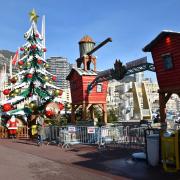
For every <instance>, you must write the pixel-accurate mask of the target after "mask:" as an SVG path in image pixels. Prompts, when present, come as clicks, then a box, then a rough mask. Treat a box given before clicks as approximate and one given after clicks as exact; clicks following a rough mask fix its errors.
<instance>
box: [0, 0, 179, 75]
mask: <svg viewBox="0 0 180 180" xmlns="http://www.w3.org/2000/svg"><path fill="white" fill-rule="evenodd" d="M0 3H1V7H3V8H1V11H0V19H1V28H0V49H8V50H12V51H15V50H16V49H17V47H20V46H21V45H23V44H24V43H25V41H24V38H23V35H24V33H25V32H26V31H27V30H28V29H29V27H30V21H29V17H28V13H29V12H30V11H31V10H32V8H35V10H36V11H37V13H38V15H39V16H40V18H39V23H38V25H39V31H40V29H41V18H42V15H46V47H47V50H48V51H47V57H50V56H63V57H67V58H68V60H69V62H71V63H74V62H75V59H76V58H77V57H79V47H78V42H79V40H80V39H81V38H82V37H83V36H84V35H87V34H88V35H90V36H91V37H92V38H93V39H94V41H95V42H96V43H99V42H101V41H103V40H104V39H106V38H107V37H111V38H112V39H113V42H112V43H108V44H107V45H106V46H104V47H102V48H101V49H99V50H98V51H97V52H96V53H95V55H96V56H97V57H98V59H97V67H98V69H108V68H111V67H113V63H114V61H115V59H120V60H121V61H122V62H123V63H126V62H128V61H130V60H134V59H137V58H140V57H142V56H146V55H147V56H148V60H149V61H152V59H151V55H150V53H147V54H146V53H144V52H142V48H143V47H144V46H145V45H146V44H147V43H149V42H150V41H151V40H152V39H153V38H154V37H155V36H156V35H157V34H158V33H159V32H160V31H161V30H164V29H171V30H174V31H180V20H179V17H180V10H179V8H180V1H179V0H151V1H145V0H91V1H90V0H16V1H15V0H8V1H5V0H0ZM147 75H148V76H152V77H155V76H154V74H152V73H148V74H147Z"/></svg>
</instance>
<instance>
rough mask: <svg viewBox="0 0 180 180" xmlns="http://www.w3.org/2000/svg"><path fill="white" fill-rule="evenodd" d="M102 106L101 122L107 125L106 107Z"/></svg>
mask: <svg viewBox="0 0 180 180" xmlns="http://www.w3.org/2000/svg"><path fill="white" fill-rule="evenodd" d="M102 106H103V121H104V123H105V124H107V105H106V104H102Z"/></svg>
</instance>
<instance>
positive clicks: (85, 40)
mask: <svg viewBox="0 0 180 180" xmlns="http://www.w3.org/2000/svg"><path fill="white" fill-rule="evenodd" d="M81 42H94V41H93V39H92V38H91V37H90V36H88V35H86V36H84V37H83V38H82V39H81V40H80V41H79V43H81Z"/></svg>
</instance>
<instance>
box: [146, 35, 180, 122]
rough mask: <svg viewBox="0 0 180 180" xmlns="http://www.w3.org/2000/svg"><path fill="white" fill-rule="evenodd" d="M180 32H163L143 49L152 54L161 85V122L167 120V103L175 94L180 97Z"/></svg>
mask: <svg viewBox="0 0 180 180" xmlns="http://www.w3.org/2000/svg"><path fill="white" fill-rule="evenodd" d="M179 49H180V32H174V31H162V32H161V33H160V34H159V35H158V36H157V37H155V39H153V40H152V41H151V42H150V43H149V44H148V45H146V46H145V47H144V48H143V51H144V52H151V54H152V58H153V61H154V66H155V71H156V75H157V81H158V84H159V88H160V89H159V102H160V116H161V122H162V123H163V122H165V119H166V103H167V101H168V100H169V98H170V97H171V95H172V94H173V93H176V94H178V95H179V96H180V51H179Z"/></svg>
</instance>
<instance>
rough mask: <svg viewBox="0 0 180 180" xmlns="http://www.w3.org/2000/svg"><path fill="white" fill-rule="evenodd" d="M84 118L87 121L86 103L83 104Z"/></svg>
mask: <svg viewBox="0 0 180 180" xmlns="http://www.w3.org/2000/svg"><path fill="white" fill-rule="evenodd" d="M82 111H83V112H82V113H83V114H82V116H83V117H82V118H83V120H86V104H85V103H83V105H82Z"/></svg>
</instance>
